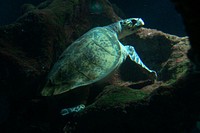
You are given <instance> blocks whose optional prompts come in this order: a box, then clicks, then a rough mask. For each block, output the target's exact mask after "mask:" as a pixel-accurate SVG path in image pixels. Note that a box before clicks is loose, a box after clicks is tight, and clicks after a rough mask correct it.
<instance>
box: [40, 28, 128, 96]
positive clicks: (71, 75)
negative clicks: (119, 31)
mask: <svg viewBox="0 0 200 133" xmlns="http://www.w3.org/2000/svg"><path fill="white" fill-rule="evenodd" d="M121 49H122V46H121V43H120V42H119V40H118V38H117V35H116V33H115V32H114V31H112V30H110V29H107V28H105V27H97V28H93V29H91V30H90V31H88V32H87V33H85V34H84V35H82V36H81V37H80V38H79V39H77V40H76V41H75V42H74V43H72V44H71V45H70V46H69V47H68V48H67V49H66V50H65V51H64V52H63V53H62V55H61V56H60V57H59V60H58V61H57V62H56V63H55V64H54V66H53V67H52V70H51V71H50V73H49V75H48V79H47V83H46V85H45V87H44V89H43V90H42V93H41V94H42V95H43V96H50V95H57V94H61V93H64V92H66V91H69V90H71V89H74V88H77V87H79V86H84V85H88V84H92V83H94V82H97V81H99V80H101V79H103V78H104V77H106V76H107V75H109V74H110V73H111V72H112V71H113V70H114V69H116V68H117V67H118V66H119V65H120V64H121V63H122V61H123V59H124V58H123V51H122V50H121Z"/></svg>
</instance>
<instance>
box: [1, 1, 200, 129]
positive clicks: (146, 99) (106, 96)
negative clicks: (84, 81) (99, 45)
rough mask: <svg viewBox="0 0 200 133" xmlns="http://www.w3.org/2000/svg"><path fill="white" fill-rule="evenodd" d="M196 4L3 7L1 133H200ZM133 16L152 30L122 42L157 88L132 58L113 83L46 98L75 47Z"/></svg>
mask: <svg viewBox="0 0 200 133" xmlns="http://www.w3.org/2000/svg"><path fill="white" fill-rule="evenodd" d="M24 4H25V5H24ZM194 5H197V4H196V3H195V1H190V0H182V1H180V0H171V1H170V0H151V1H150V0H139V1H135V0H125V1H122V0H6V1H3V0H0V133H10V132H16V133H63V132H64V133H85V132H87V133H98V132H99V133H102V132H105V133H106V132H108V133H110V132H115V133H118V132H119V133H122V132H124V133H129V132H131V133H132V132H133V133H151V132H152V133H200V108H199V107H200V102H199V101H200V92H199V82H200V79H199V77H200V75H199V70H200V69H199V68H200V58H199V57H200V55H199V53H200V47H199V46H200V45H199V30H200V29H199V27H200V26H199V17H198V16H195V15H191V14H195V13H197V12H199V10H200V9H199V8H198V7H195V6H194ZM175 7H176V8H175ZM129 17H136V18H137V17H138V18H142V19H143V20H144V22H145V26H144V28H142V29H141V30H139V31H138V32H137V33H135V34H133V35H130V36H129V37H127V38H124V39H122V40H120V41H121V42H122V43H123V44H124V45H127V44H128V45H131V46H134V48H135V49H136V51H137V53H138V55H139V56H140V57H141V59H142V60H143V62H144V63H145V64H146V65H147V66H148V67H149V68H151V69H152V70H155V71H156V72H157V74H158V78H157V81H154V80H150V77H151V75H148V74H147V73H146V72H145V71H143V70H141V69H140V68H139V67H138V66H137V65H136V64H134V63H133V62H132V61H130V60H128V59H127V60H126V61H125V62H124V63H123V64H122V65H121V66H120V68H119V69H118V70H116V71H115V72H113V73H112V76H111V77H108V79H106V81H105V83H99V84H94V85H89V86H83V87H80V88H75V89H74V90H72V91H69V92H67V93H64V94H61V95H58V96H50V97H44V96H41V90H42V89H43V87H44V85H45V82H46V78H47V76H48V73H49V72H50V71H51V68H52V66H53V65H54V64H55V63H56V62H57V60H58V59H59V56H60V55H61V54H62V52H63V51H64V50H65V49H66V48H67V47H68V46H70V44H72V43H73V42H74V41H75V40H76V39H77V38H79V37H80V36H81V35H83V34H84V33H85V32H87V31H88V30H89V29H91V28H93V27H95V26H104V25H108V24H111V23H113V22H116V21H117V20H119V19H120V18H121V19H125V18H129ZM82 59H83V60H84V58H82ZM58 82H59V78H58ZM50 86H51V84H50Z"/></svg>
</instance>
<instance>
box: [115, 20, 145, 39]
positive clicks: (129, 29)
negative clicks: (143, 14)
mask: <svg viewBox="0 0 200 133" xmlns="http://www.w3.org/2000/svg"><path fill="white" fill-rule="evenodd" d="M119 24H120V27H121V28H120V29H121V31H120V32H119V33H118V37H119V39H121V38H124V37H126V36H128V35H131V34H133V33H134V32H136V31H137V30H138V29H140V28H141V27H142V26H144V21H143V20H142V19H141V18H129V19H124V20H120V21H119Z"/></svg>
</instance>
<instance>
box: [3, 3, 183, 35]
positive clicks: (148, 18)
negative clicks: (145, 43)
mask: <svg viewBox="0 0 200 133" xmlns="http://www.w3.org/2000/svg"><path fill="white" fill-rule="evenodd" d="M42 1H45V0H6V1H5V0H0V25H5V24H9V23H12V22H14V21H15V20H16V18H18V17H19V16H20V15H21V10H20V7H21V6H22V5H23V4H25V3H31V4H34V5H37V4H39V3H41V2H42ZM109 1H110V2H111V3H112V4H116V5H117V7H119V8H120V9H121V10H122V11H123V12H124V14H125V16H126V17H127V18H128V17H141V18H142V19H143V20H144V21H145V27H148V28H153V29H158V30H162V31H164V32H166V33H170V34H174V35H178V36H185V35H186V33H185V29H184V25H183V23H182V18H181V16H180V14H178V13H177V12H176V10H175V9H174V5H173V4H172V3H171V1H170V0H138V1H136V0H126V1H122V0H109ZM125 16H121V17H122V18H123V17H125Z"/></svg>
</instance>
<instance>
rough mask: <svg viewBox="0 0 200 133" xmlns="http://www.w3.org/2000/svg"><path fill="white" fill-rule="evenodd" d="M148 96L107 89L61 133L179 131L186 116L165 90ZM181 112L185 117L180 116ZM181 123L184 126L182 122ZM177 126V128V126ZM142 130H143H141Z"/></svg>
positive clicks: (123, 89) (110, 87) (112, 88)
mask: <svg viewBox="0 0 200 133" xmlns="http://www.w3.org/2000/svg"><path fill="white" fill-rule="evenodd" d="M162 90H164V91H161V92H155V93H154V94H153V95H151V98H148V97H149V96H150V95H149V94H148V93H146V92H143V91H141V90H134V89H130V88H127V87H117V86H107V87H106V88H105V89H104V91H103V92H102V93H101V94H100V95H99V96H98V97H97V99H96V101H95V102H94V103H93V104H91V105H89V106H87V108H86V109H85V110H84V111H83V112H80V113H78V114H75V115H74V117H73V119H70V120H69V121H68V122H67V124H66V126H65V128H64V131H65V133H70V132H73V133H78V132H88V133H92V132H97V133H100V132H106V133H107V132H117V133H120V132H127V133H129V132H140V133H147V132H181V131H184V129H183V127H182V125H179V124H181V122H182V121H184V120H186V118H187V115H188V114H187V113H186V112H184V111H183V110H182V108H183V107H182V106H181V104H179V103H178V102H177V101H176V100H175V99H174V98H173V95H172V94H170V93H169V92H168V91H167V90H165V89H162ZM184 113H185V114H184ZM183 124H185V123H183ZM177 125H179V126H177ZM144 127H145V128H144Z"/></svg>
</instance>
